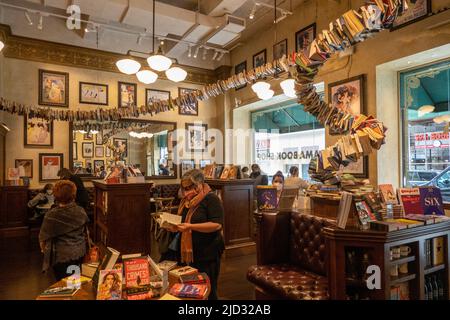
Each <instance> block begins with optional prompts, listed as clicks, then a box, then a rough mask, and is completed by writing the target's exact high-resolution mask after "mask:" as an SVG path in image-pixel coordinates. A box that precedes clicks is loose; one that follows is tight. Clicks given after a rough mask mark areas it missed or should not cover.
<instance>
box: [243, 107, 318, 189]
mask: <svg viewBox="0 0 450 320" xmlns="http://www.w3.org/2000/svg"><path fill="white" fill-rule="evenodd" d="M251 121H252V128H253V129H254V140H253V141H254V155H255V156H254V157H255V163H257V164H259V165H260V167H261V170H262V171H263V172H264V173H266V174H267V175H269V176H272V175H274V174H275V173H276V172H277V171H281V172H283V174H284V175H285V176H287V174H288V173H289V168H290V167H291V166H297V167H298V168H299V175H300V177H301V178H303V179H307V180H309V179H310V178H309V174H308V165H309V162H310V160H311V158H312V157H313V156H314V155H315V154H316V152H318V151H319V150H322V149H324V148H325V129H324V128H323V126H322V125H321V124H320V123H319V122H318V121H317V119H316V118H314V117H313V116H312V115H310V114H309V113H307V112H305V111H304V110H303V106H302V105H300V104H297V103H292V102H290V103H288V104H284V105H276V106H272V107H270V108H269V109H265V110H261V111H256V112H253V113H252V114H251Z"/></svg>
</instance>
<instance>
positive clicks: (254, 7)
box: [248, 3, 257, 20]
mask: <svg viewBox="0 0 450 320" xmlns="http://www.w3.org/2000/svg"><path fill="white" fill-rule="evenodd" d="M256 6H257V4H256V3H255V4H254V5H253V8H252V11H251V12H250V14H249V16H248V18H249V19H250V20H253V19H254V18H255V14H256V9H257V8H256Z"/></svg>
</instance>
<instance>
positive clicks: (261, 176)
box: [250, 163, 269, 192]
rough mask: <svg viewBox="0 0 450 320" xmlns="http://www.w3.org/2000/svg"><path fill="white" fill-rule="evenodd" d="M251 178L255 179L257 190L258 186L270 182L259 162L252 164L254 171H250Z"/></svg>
mask: <svg viewBox="0 0 450 320" xmlns="http://www.w3.org/2000/svg"><path fill="white" fill-rule="evenodd" d="M250 179H254V180H255V182H254V187H255V192H256V186H261V185H263V186H267V185H268V184H269V178H268V177H267V175H266V174H265V173H262V172H261V168H260V167H259V165H258V164H256V163H254V164H252V173H250Z"/></svg>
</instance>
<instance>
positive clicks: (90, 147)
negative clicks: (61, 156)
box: [81, 142, 94, 158]
mask: <svg viewBox="0 0 450 320" xmlns="http://www.w3.org/2000/svg"><path fill="white" fill-rule="evenodd" d="M82 147H83V149H82V150H81V155H82V156H83V158H92V157H93V156H94V143H93V142H83V144H82Z"/></svg>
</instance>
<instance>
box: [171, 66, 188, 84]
mask: <svg viewBox="0 0 450 320" xmlns="http://www.w3.org/2000/svg"><path fill="white" fill-rule="evenodd" d="M166 76H167V78H168V79H169V80H171V81H173V82H180V81H183V80H184V79H186V77H187V72H186V71H184V70H183V69H181V68H179V67H173V68H170V69H169V70H167V71H166Z"/></svg>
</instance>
